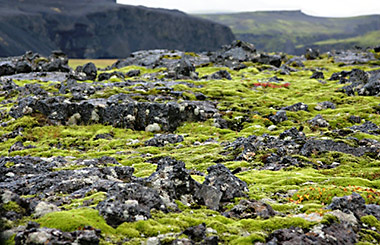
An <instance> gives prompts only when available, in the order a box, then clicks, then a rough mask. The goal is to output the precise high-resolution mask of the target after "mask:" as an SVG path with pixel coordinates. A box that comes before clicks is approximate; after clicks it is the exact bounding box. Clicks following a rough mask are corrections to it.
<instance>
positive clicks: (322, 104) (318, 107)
mask: <svg viewBox="0 0 380 245" xmlns="http://www.w3.org/2000/svg"><path fill="white" fill-rule="evenodd" d="M314 109H315V110H317V111H321V110H326V109H336V106H335V104H334V103H332V102H330V101H323V102H319V103H318V104H317V105H316V106H315V107H314Z"/></svg>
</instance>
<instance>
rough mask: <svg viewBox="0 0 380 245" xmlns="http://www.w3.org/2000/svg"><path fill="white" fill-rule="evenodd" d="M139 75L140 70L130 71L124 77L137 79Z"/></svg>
mask: <svg viewBox="0 0 380 245" xmlns="http://www.w3.org/2000/svg"><path fill="white" fill-rule="evenodd" d="M140 74H141V71H140V70H130V71H128V72H127V73H126V74H125V75H127V77H138V76H140Z"/></svg>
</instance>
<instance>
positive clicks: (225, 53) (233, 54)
mask: <svg viewBox="0 0 380 245" xmlns="http://www.w3.org/2000/svg"><path fill="white" fill-rule="evenodd" d="M255 54H256V48H255V46H254V45H253V44H251V43H247V42H244V41H240V40H236V41H233V42H232V43H231V44H230V45H226V46H224V47H223V48H222V49H221V50H219V51H217V52H215V54H213V56H212V57H211V62H214V63H221V64H224V63H225V62H227V61H235V62H242V61H250V60H251V59H253V58H254V56H255ZM231 64H232V65H233V63H231Z"/></svg>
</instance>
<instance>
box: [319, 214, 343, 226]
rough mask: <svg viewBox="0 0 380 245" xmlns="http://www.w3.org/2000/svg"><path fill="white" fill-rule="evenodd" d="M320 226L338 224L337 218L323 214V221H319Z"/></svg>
mask: <svg viewBox="0 0 380 245" xmlns="http://www.w3.org/2000/svg"><path fill="white" fill-rule="evenodd" d="M321 223H322V224H325V225H331V224H333V223H340V221H339V219H338V217H336V216H335V215H332V214H325V215H323V219H322V221H321Z"/></svg>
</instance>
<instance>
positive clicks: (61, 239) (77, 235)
mask: <svg viewBox="0 0 380 245" xmlns="http://www.w3.org/2000/svg"><path fill="white" fill-rule="evenodd" d="M100 233H101V231H100V230H98V229H94V228H92V227H89V226H86V227H84V228H83V230H77V231H74V232H62V231H60V230H58V229H51V228H45V227H43V228H40V225H39V224H38V223H35V222H29V223H28V224H27V226H26V227H25V230H23V231H21V232H18V233H17V234H16V236H15V244H17V245H21V244H83V245H86V244H99V242H100V236H101V234H100Z"/></svg>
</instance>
